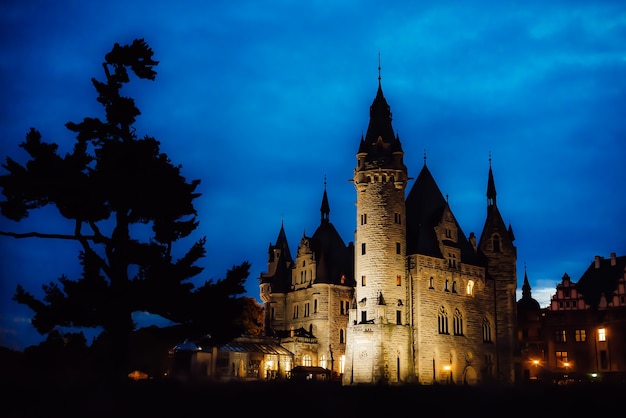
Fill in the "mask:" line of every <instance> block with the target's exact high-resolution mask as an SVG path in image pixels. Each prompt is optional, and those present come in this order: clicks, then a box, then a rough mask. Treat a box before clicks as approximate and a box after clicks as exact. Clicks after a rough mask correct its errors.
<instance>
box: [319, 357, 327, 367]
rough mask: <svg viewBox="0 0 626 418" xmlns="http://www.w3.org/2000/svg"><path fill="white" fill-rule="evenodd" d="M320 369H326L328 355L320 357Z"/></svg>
mask: <svg viewBox="0 0 626 418" xmlns="http://www.w3.org/2000/svg"><path fill="white" fill-rule="evenodd" d="M320 367H323V368H326V355H324V354H322V357H320Z"/></svg>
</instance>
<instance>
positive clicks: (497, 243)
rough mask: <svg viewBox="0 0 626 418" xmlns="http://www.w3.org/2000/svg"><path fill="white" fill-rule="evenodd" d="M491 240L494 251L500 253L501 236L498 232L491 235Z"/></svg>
mask: <svg viewBox="0 0 626 418" xmlns="http://www.w3.org/2000/svg"><path fill="white" fill-rule="evenodd" d="M491 240H492V241H493V252H494V253H499V252H500V236H499V235H497V234H493V236H492V237H491Z"/></svg>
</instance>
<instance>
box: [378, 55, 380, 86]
mask: <svg viewBox="0 0 626 418" xmlns="http://www.w3.org/2000/svg"><path fill="white" fill-rule="evenodd" d="M378 84H380V51H378Z"/></svg>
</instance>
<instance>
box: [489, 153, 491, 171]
mask: <svg viewBox="0 0 626 418" xmlns="http://www.w3.org/2000/svg"><path fill="white" fill-rule="evenodd" d="M489 167H491V150H490V151H489Z"/></svg>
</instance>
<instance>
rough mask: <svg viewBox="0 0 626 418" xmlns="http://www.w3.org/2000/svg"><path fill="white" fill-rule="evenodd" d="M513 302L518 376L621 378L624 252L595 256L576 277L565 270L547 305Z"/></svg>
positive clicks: (625, 361) (625, 355) (625, 334)
mask: <svg viewBox="0 0 626 418" xmlns="http://www.w3.org/2000/svg"><path fill="white" fill-rule="evenodd" d="M522 290H523V296H522V298H521V299H520V300H519V301H518V302H517V306H518V318H519V341H520V348H521V355H522V362H521V366H522V379H523V380H526V381H535V380H537V381H549V382H556V383H573V382H592V381H604V382H620V383H625V382H626V257H624V256H622V257H618V256H616V254H615V253H611V255H610V257H609V258H608V259H605V258H604V257H600V256H595V258H594V260H593V261H592V262H591V264H590V265H589V267H588V268H587V270H586V271H585V273H584V274H583V275H582V277H580V279H579V280H578V281H577V282H574V281H572V280H571V278H570V277H569V275H568V274H567V273H565V274H564V275H563V277H562V279H561V282H560V283H559V284H558V285H557V287H556V293H555V294H554V295H553V296H552V299H551V302H550V306H548V307H547V308H544V309H541V308H540V307H539V304H538V303H537V302H536V301H535V300H534V299H533V298H532V295H531V289H530V285H529V284H528V279H527V277H525V278H524V284H523V287H522Z"/></svg>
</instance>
